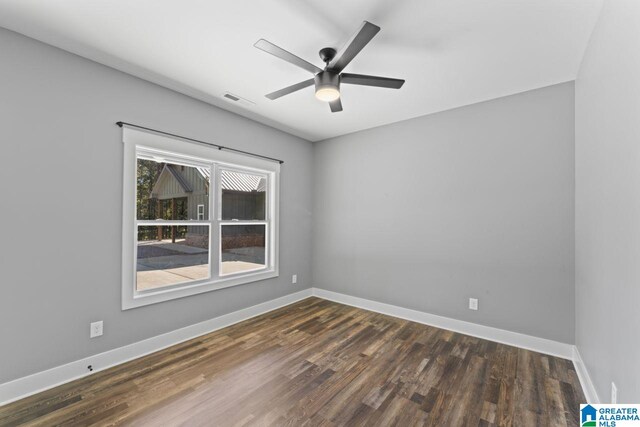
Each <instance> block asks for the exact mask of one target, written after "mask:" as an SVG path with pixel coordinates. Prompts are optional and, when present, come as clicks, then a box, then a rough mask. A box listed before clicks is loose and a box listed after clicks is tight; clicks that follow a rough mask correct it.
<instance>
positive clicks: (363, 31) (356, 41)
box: [327, 21, 380, 73]
mask: <svg viewBox="0 0 640 427" xmlns="http://www.w3.org/2000/svg"><path fill="white" fill-rule="evenodd" d="M378 31H380V27H378V26H377V25H373V24H372V23H371V22H368V21H364V22H363V23H362V25H361V26H360V28H358V31H356V33H355V34H354V35H353V36H351V39H349V41H348V42H347V44H345V45H344V47H343V48H342V49H341V50H340V53H339V54H338V55H337V56H336V57H335V58H334V59H333V60H332V61H331V62H330V63H329V66H328V67H327V68H329V69H330V70H332V71H334V72H336V73H339V72H340V71H342V70H344V67H346V66H347V65H348V64H349V62H351V60H352V59H353V58H355V57H356V55H357V54H358V53H359V52H360V51H361V50H362V48H364V47H365V46H366V45H367V43H369V42H370V41H371V39H372V38H373V36H375V35H376V34H378Z"/></svg>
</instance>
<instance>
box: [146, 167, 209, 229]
mask: <svg viewBox="0 0 640 427" xmlns="http://www.w3.org/2000/svg"><path fill="white" fill-rule="evenodd" d="M210 177H211V169H209V168H204V167H192V166H183V165H177V164H173V163H166V162H160V161H156V160H148V159H142V158H138V161H137V181H136V185H137V200H136V208H137V209H136V212H137V217H138V220H154V219H174V220H188V219H196V220H197V219H201V220H207V219H209V178H210ZM199 206H202V208H200V209H201V210H200V215H198V209H199Z"/></svg>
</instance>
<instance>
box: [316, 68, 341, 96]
mask: <svg viewBox="0 0 640 427" xmlns="http://www.w3.org/2000/svg"><path fill="white" fill-rule="evenodd" d="M313 80H314V83H315V85H316V98H318V99H319V100H320V101H325V102H331V101H335V100H336V99H338V98H340V76H339V75H338V74H336V73H331V72H328V71H323V72H321V73H318V74H316V76H315V77H314V79H313Z"/></svg>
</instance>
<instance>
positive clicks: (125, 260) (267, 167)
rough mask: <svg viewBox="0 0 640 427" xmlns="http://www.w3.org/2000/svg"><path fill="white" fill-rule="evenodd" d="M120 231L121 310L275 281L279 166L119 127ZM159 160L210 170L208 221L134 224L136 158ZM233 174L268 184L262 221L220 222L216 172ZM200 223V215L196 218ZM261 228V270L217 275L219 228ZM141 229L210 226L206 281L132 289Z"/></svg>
mask: <svg viewBox="0 0 640 427" xmlns="http://www.w3.org/2000/svg"><path fill="white" fill-rule="evenodd" d="M122 140H123V143H124V173H123V227H122V309H123V310H127V309H131V308H135V307H141V306H144V305H149V304H155V303H159V302H163V301H169V300H172V299H176V298H183V297H187V296H191V295H196V294H200V293H203V292H210V291H214V290H217V289H223V288H228V287H231V286H238V285H243V284H246V283H252V282H256V281H259V280H265V279H270V278H274V277H278V274H279V273H278V253H279V247H278V229H279V209H278V206H279V189H280V182H279V179H280V164H279V163H278V162H273V161H269V160H264V159H260V158H257V157H252V156H247V155H243V154H238V153H234V152H231V151H225V150H218V149H217V148H215V147H211V146H207V145H204V144H197V143H193V142H188V141H186V140H182V139H179V138H173V137H169V136H165V135H162V134H159V133H155V132H151V131H143V130H139V129H136V128H133V127H129V126H127V125H124V126H123V138H122ZM139 153H143V156H144V157H147V156H149V157H151V158H154V157H155V158H156V159H163V160H167V161H170V162H172V163H178V164H181V163H182V164H185V165H187V166H192V165H194V164H195V165H201V166H205V165H206V167H210V168H211V179H212V181H213V182H211V183H210V185H209V218H208V219H206V220H205V219H203V220H200V219H198V220H187V221H171V220H167V221H164V220H156V221H142V220H140V221H139V220H138V219H137V218H136V167H137V158H138V154H139ZM221 169H224V170H233V171H236V172H245V173H250V174H257V175H261V176H265V177H266V178H267V183H266V185H267V200H266V203H267V205H266V209H265V217H266V218H265V220H264V221H262V220H261V221H222V220H221V212H222V211H221V197H220V194H219V193H220V191H219V186H218V183H219V175H220V170H221ZM198 218H199V215H198ZM226 223H230V224H234V225H241V224H252V225H253V224H266V236H265V264H266V265H265V267H263V268H259V269H255V270H250V271H247V272H237V273H232V274H226V275H220V260H221V255H220V252H221V250H220V249H221V245H220V233H221V231H222V228H221V227H222V224H226ZM144 225H194V226H197V225H207V226H209V227H210V228H209V273H210V275H209V278H208V279H203V280H198V281H191V282H187V283H184V284H176V285H171V286H165V287H161V288H157V289H149V290H143V291H138V290H137V289H136V263H137V260H136V256H137V255H136V254H137V244H138V242H137V238H138V232H137V230H138V226H144Z"/></svg>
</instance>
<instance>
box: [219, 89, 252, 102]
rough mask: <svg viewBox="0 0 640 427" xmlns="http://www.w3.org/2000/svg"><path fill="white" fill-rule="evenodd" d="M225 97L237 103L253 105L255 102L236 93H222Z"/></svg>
mask: <svg viewBox="0 0 640 427" xmlns="http://www.w3.org/2000/svg"><path fill="white" fill-rule="evenodd" d="M223 96H224V97H225V98H227V99H229V100H231V101H233V102H237V103H238V104H244V105H255V104H256V103H255V102H253V101H249V100H248V99H246V98H243V97H241V96H238V95H234V94H233V93H230V92H227V93H225V94H224V95H223Z"/></svg>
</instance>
